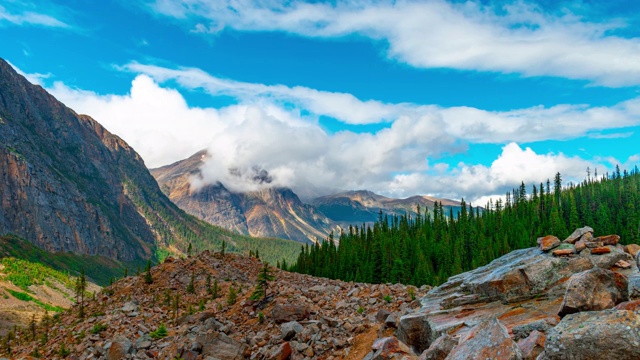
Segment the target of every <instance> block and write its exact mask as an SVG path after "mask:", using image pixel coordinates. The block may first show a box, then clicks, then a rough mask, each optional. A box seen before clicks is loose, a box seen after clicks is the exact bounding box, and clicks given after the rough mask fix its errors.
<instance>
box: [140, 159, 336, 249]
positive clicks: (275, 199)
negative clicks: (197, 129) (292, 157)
mask: <svg viewBox="0 0 640 360" xmlns="http://www.w3.org/2000/svg"><path fill="white" fill-rule="evenodd" d="M205 156H206V152H204V151H201V152H198V153H196V154H194V155H193V156H191V157H189V158H188V159H185V160H182V161H178V162H176V163H173V164H171V165H167V166H163V167H161V168H158V169H152V170H151V174H152V175H153V176H154V177H155V178H156V180H157V181H158V183H159V184H160V187H161V189H162V190H163V191H164V192H165V193H166V194H167V196H169V198H170V199H171V200H172V201H173V202H174V203H176V204H177V205H178V206H179V207H180V208H181V209H183V210H185V211H186V212H188V213H189V214H192V215H194V216H196V217H198V218H200V219H203V220H205V221H207V222H209V223H211V224H215V225H218V226H221V227H224V228H226V229H230V230H234V231H237V232H239V233H241V234H250V235H252V236H261V237H279V238H286V239H293V240H297V241H300V242H308V241H315V240H316V239H323V238H326V237H327V236H328V234H329V232H330V231H331V229H333V228H334V227H335V225H334V224H333V223H332V222H331V221H330V220H329V219H328V218H326V217H325V216H324V215H323V214H321V213H318V212H317V211H315V209H314V208H313V207H312V206H309V205H306V204H303V203H302V202H301V201H300V199H299V198H298V196H297V195H296V194H295V193H293V191H291V190H290V189H287V188H278V187H272V188H267V189H262V190H259V191H254V192H247V193H235V192H231V191H229V190H228V189H227V188H226V187H225V186H224V185H223V184H221V183H217V184H213V185H207V186H204V187H202V188H199V189H193V188H192V187H191V184H190V179H191V178H192V177H196V176H199V175H200V171H199V168H200V166H201V165H202V163H203V159H204V157H205Z"/></svg>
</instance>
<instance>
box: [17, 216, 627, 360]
mask: <svg viewBox="0 0 640 360" xmlns="http://www.w3.org/2000/svg"><path fill="white" fill-rule="evenodd" d="M619 240H620V238H619V237H618V236H617V235H608V236H601V237H594V236H593V230H592V229H591V228H588V227H585V228H581V229H577V230H576V231H575V232H574V233H573V234H572V235H571V236H570V237H569V238H567V239H564V240H563V241H561V240H560V239H558V238H556V237H554V236H547V237H544V238H540V239H538V243H539V246H538V247H535V248H530V249H522V250H517V251H513V252H511V253H509V254H507V255H505V256H503V257H501V258H499V259H496V260H495V261H493V262H492V263H490V264H488V265H486V266H483V267H480V268H478V269H476V270H473V271H470V272H467V273H463V274H460V275H457V276H454V277H451V278H450V279H449V281H448V282H447V283H445V284H443V285H441V286H439V287H437V288H434V289H430V291H429V292H428V294H426V296H425V291H427V290H429V289H427V288H424V287H423V288H422V289H415V288H412V287H405V286H403V285H390V284H387V285H370V284H356V283H345V282H341V281H333V280H327V279H322V278H315V277H311V276H307V275H300V274H293V273H288V272H284V271H280V270H277V269H272V270H273V273H274V274H275V276H276V280H274V281H273V282H272V283H271V286H270V288H269V291H270V295H269V297H268V298H267V301H264V302H261V303H256V302H254V301H251V300H250V299H249V296H250V294H251V292H252V290H253V288H254V286H255V284H256V277H257V275H258V271H259V269H260V268H261V265H262V264H261V263H260V262H259V261H258V260H257V259H254V258H247V257H242V256H238V255H229V254H227V255H222V254H211V253H203V254H200V255H198V256H195V257H191V258H187V259H182V260H178V259H173V258H169V259H168V260H167V261H166V262H165V263H164V264H161V265H159V266H157V267H155V268H153V269H152V272H151V273H152V277H153V283H152V284H147V283H146V282H145V279H144V276H137V277H129V278H126V279H123V280H120V281H118V282H117V283H116V284H114V285H113V286H111V287H109V288H106V289H105V290H103V292H102V293H101V294H100V295H99V296H98V297H97V298H96V299H95V300H93V301H89V302H87V304H86V308H87V309H86V310H87V314H88V315H87V317H86V318H85V319H84V320H79V319H78V316H77V312H78V306H77V305H76V306H75V307H74V308H72V309H71V310H70V311H69V312H67V313H65V314H64V315H63V316H61V318H60V319H59V320H58V322H57V323H55V324H54V325H52V326H50V328H49V329H48V334H49V335H48V341H46V343H44V344H43V342H42V341H39V342H32V341H28V338H29V337H30V335H29V332H28V331H24V332H23V333H21V334H20V336H19V339H17V340H14V341H13V342H12V344H13V345H14V346H13V349H12V350H13V353H12V356H13V357H14V358H26V357H28V355H29V354H34V353H35V350H36V348H37V349H38V353H39V354H41V355H43V356H44V357H45V358H60V357H62V356H61V355H62V354H63V353H64V351H63V350H65V349H68V352H69V353H70V355H69V357H70V358H73V359H126V358H134V359H148V358H153V359H156V358H157V359H194V360H195V359H209V360H212V359H243V358H249V359H281V360H284V359H367V360H382V359H405V360H411V359H420V360H426V359H539V360H547V359H623V360H624V359H639V358H640V315H639V314H638V313H637V312H636V309H640V300H638V299H640V272H639V271H638V262H637V260H636V258H637V257H638V252H639V251H640V246H638V245H635V244H631V245H627V246H622V245H620V244H618V242H619ZM192 274H193V275H192ZM207 275H210V276H211V278H212V279H217V280H218V281H219V283H220V286H221V290H220V297H218V298H217V299H212V296H211V294H210V293H209V292H208V291H207V286H206V283H207V280H206V279H207ZM192 278H193V279H194V280H193V283H194V289H195V292H194V293H190V292H189V291H187V289H188V288H189V285H190V283H191V279H192ZM212 281H213V280H212ZM232 287H233V288H234V289H238V290H239V295H238V299H237V301H236V303H235V304H229V303H228V302H227V299H228V294H229V292H230V291H231V288H232ZM176 295H179V306H178V310H176V307H175V298H176ZM416 298H417V299H421V301H418V300H415V299H416ZM200 305H201V306H200ZM176 311H177V313H176ZM162 324H164V325H165V326H166V330H167V331H166V334H159V328H160V327H161V326H162ZM43 331H44V330H43V329H42V328H39V329H38V334H41V333H42V332H43ZM38 336H39V337H40V336H41V335H38ZM36 344H39V345H36ZM62 344H65V348H63V349H62V350H61V348H62ZM5 345H6V344H5Z"/></svg>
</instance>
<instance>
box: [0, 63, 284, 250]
mask: <svg viewBox="0 0 640 360" xmlns="http://www.w3.org/2000/svg"><path fill="white" fill-rule="evenodd" d="M7 233H12V234H16V235H18V236H19V237H21V238H23V239H26V240H27V241H29V242H31V243H33V244H35V245H37V246H38V247H40V248H43V249H46V250H48V251H50V252H67V251H70V252H74V253H79V254H92V255H102V256H106V257H109V258H112V259H118V260H124V261H133V260H136V259H146V258H150V257H153V256H155V255H156V254H157V253H158V250H162V251H164V252H167V251H168V252H180V251H182V252H185V251H186V249H187V244H189V243H192V244H193V245H194V246H195V247H196V248H201V249H203V248H212V247H213V246H214V245H215V246H218V247H219V246H220V244H221V241H223V240H226V241H227V242H228V243H229V250H236V249H240V250H241V249H245V248H250V247H252V246H253V243H255V241H258V240H253V239H246V238H240V237H238V236H236V235H234V234H231V233H229V232H226V231H224V230H222V229H219V228H215V227H213V226H211V225H209V224H207V223H205V222H203V221H200V220H198V219H196V218H194V217H192V216H190V215H188V214H186V213H185V212H184V211H182V210H180V209H179V208H178V207H177V206H176V205H175V204H173V203H172V202H171V201H170V200H169V199H168V198H167V197H166V196H165V195H164V194H163V193H162V192H161V191H160V188H159V187H158V185H157V183H156V181H155V179H154V178H153V177H152V176H151V174H149V171H148V170H147V168H146V167H145V164H144V162H143V161H142V159H141V158H140V156H139V155H138V154H137V153H136V152H135V150H134V149H132V148H131V147H130V146H129V145H127V143H126V142H124V141H123V140H122V139H120V138H119V137H118V136H116V135H113V134H111V133H110V132H109V131H107V130H106V129H105V128H103V127H102V126H101V125H100V124H98V123H97V122H96V121H94V120H93V119H91V118H90V117H89V116H86V115H78V114H76V113H75V112H74V111H73V110H71V109H69V108H67V107H66V106H65V105H64V104H62V103H60V102H59V101H57V100H56V99H55V98H54V97H53V96H51V95H50V94H48V93H47V92H46V91H45V90H44V89H42V88H41V87H40V86H36V85H33V84H31V83H29V82H28V81H27V80H26V79H25V78H24V77H22V76H21V75H19V74H17V73H16V71H14V69H13V68H11V66H10V65H8V64H7V63H6V62H5V61H4V60H2V59H0V235H2V234H7ZM280 246H284V247H285V248H287V250H286V251H289V250H288V249H289V248H290V247H291V246H290V245H288V244H282V243H279V242H278V243H273V244H272V246H271V247H273V248H274V249H277V248H278V247H280ZM247 251H248V250H247ZM279 258H281V256H279Z"/></svg>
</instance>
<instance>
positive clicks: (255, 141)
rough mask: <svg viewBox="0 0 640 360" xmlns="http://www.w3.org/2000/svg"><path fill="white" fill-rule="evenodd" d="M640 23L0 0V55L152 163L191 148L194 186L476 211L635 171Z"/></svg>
mask: <svg viewBox="0 0 640 360" xmlns="http://www.w3.org/2000/svg"><path fill="white" fill-rule="evenodd" d="M639 25H640V2H634V1H622V0H614V1H586V0H582V1H580V0H572V1H552V0H544V1H537V2H530V1H486V0H485V1H444V0H434V1H384V0H360V1H345V2H342V1H329V2H323V1H308V2H302V1H296V0H292V1H286V2H283V1H271V0H262V1H250V0H219V1H213V0H105V1H100V2H95V1H84V0H33V1H26V0H0V57H2V58H4V59H5V60H7V61H9V62H10V63H11V64H12V66H14V68H16V69H17V70H18V71H19V72H21V73H22V74H24V75H25V77H27V79H29V81H31V82H33V83H35V84H38V85H41V86H43V87H44V88H45V89H47V90H48V91H49V92H51V93H52V94H53V95H54V96H56V97H57V98H58V99H59V100H60V101H62V102H63V103H65V104H66V105H67V106H69V107H71V108H72V109H74V110H76V111H77V112H78V113H83V114H88V115H90V116H92V117H93V118H94V119H96V120H97V121H98V122H100V123H101V124H102V125H103V126H105V127H106V128H107V129H108V130H110V131H111V132H113V133H115V134H117V135H119V136H120V137H122V138H123V139H124V140H125V141H127V142H128V143H129V144H130V145H132V146H133V147H134V148H135V149H136V150H137V151H138V153H140V155H141V156H142V157H143V159H144V161H145V163H146V165H147V166H148V167H150V168H154V167H158V166H162V165H166V164H169V163H172V162H175V161H178V160H181V159H184V158H186V157H188V156H190V155H192V154H194V153H196V152H197V151H199V150H202V149H207V150H208V153H209V155H210V156H209V157H208V158H207V159H206V161H205V164H204V165H203V167H202V174H203V179H201V180H198V181H194V182H193V186H194V187H197V186H201V185H203V184H207V183H214V182H216V181H220V182H222V183H224V184H225V186H227V187H228V188H230V189H231V190H234V191H250V190H256V189H259V188H260V187H264V186H288V187H293V188H294V190H296V189H298V191H300V192H305V191H307V192H309V191H311V192H315V193H317V194H321V193H326V192H328V191H330V190H335V189H342V190H356V189H368V190H371V191H374V192H377V193H379V194H383V195H387V196H392V197H408V196H411V195H416V194H420V195H431V196H438V197H444V198H452V199H460V198H465V199H466V200H467V201H471V202H472V203H474V204H475V205H481V206H482V205H484V204H485V202H486V200H487V199H488V198H489V197H495V196H501V195H502V194H504V193H505V192H507V191H509V190H510V189H512V188H513V187H517V186H519V185H520V183H521V182H524V183H525V184H526V185H527V186H528V187H529V188H530V187H531V186H533V185H534V184H539V183H540V182H546V180H547V179H548V178H553V176H554V175H555V173H556V172H560V173H561V174H562V177H563V179H564V182H565V184H567V183H569V182H580V181H582V180H584V179H585V177H586V176H587V168H589V169H590V172H591V176H593V175H594V173H595V171H597V172H598V175H599V176H600V175H602V174H605V173H606V172H611V171H612V169H614V168H615V166H616V165H619V166H620V167H621V168H622V169H632V168H633V167H634V166H635V165H636V164H637V163H638V160H640V149H639V148H638V147H637V145H636V144H638V142H639V140H640V131H639V130H640V93H639V90H640V87H639V86H640V60H639V59H640V26H639ZM261 169H264V170H266V171H268V172H269V174H270V175H271V176H272V177H273V182H272V183H271V184H264V183H263V184H256V183H255V182H253V181H252V178H253V175H254V173H255V172H256V171H258V170H261Z"/></svg>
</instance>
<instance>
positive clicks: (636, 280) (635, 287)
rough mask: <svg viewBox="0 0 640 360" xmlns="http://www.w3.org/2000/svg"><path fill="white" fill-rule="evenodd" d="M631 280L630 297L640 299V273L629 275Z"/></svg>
mask: <svg viewBox="0 0 640 360" xmlns="http://www.w3.org/2000/svg"><path fill="white" fill-rule="evenodd" d="M627 279H628V281H629V286H628V287H627V289H628V290H629V299H640V273H636V274H633V275H630V276H629V277H627Z"/></svg>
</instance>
